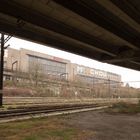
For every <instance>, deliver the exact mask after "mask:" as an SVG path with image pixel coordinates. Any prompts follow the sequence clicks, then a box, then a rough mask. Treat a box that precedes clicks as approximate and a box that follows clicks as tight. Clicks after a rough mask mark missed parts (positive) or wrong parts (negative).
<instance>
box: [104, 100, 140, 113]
mask: <svg viewBox="0 0 140 140" xmlns="http://www.w3.org/2000/svg"><path fill="white" fill-rule="evenodd" d="M105 112H107V113H125V114H137V113H140V102H139V103H138V104H127V103H123V102H120V103H117V104H114V105H113V106H112V107H111V108H109V109H106V110H105Z"/></svg>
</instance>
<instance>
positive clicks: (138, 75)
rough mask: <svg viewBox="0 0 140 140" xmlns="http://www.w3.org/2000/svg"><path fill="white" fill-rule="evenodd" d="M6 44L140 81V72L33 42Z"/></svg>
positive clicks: (139, 83)
mask: <svg viewBox="0 0 140 140" xmlns="http://www.w3.org/2000/svg"><path fill="white" fill-rule="evenodd" d="M8 43H9V44H10V47H11V48H15V49H20V48H25V49H29V50H33V51H37V52H41V53H46V54H49V55H53V56H57V57H61V58H64V59H68V60H70V61H71V62H72V63H76V64H80V65H85V66H88V67H92V68H96V69H101V70H105V71H109V72H113V73H117V74H120V75H121V76H122V81H140V71H135V70H131V69H127V68H122V67H118V66H113V65H110V64H106V63H101V62H98V61H95V60H92V59H89V58H86V57H82V56H79V55H75V54H72V53H68V52H64V51H61V50H58V49H54V48H51V47H48V46H43V45H40V44H36V43H33V42H29V41H25V40H21V39H18V38H11V39H10V40H9V42H8ZM131 85H133V86H137V87H140V82H131Z"/></svg>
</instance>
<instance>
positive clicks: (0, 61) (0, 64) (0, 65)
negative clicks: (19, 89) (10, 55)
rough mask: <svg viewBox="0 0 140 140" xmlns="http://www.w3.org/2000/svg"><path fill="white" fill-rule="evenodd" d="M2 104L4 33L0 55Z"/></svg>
mask: <svg viewBox="0 0 140 140" xmlns="http://www.w3.org/2000/svg"><path fill="white" fill-rule="evenodd" d="M0 57H1V58H0V106H2V104H3V102H2V98H3V64H4V34H3V33H2V34H1V56H0Z"/></svg>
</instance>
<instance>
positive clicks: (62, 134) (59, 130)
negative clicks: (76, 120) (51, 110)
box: [0, 117, 93, 140]
mask: <svg viewBox="0 0 140 140" xmlns="http://www.w3.org/2000/svg"><path fill="white" fill-rule="evenodd" d="M62 118H63V117H62ZM62 118H60V117H57V118H46V119H45V118H44V119H32V120H28V121H21V122H11V123H6V124H1V125H0V140H84V139H86V138H88V137H90V136H91V135H92V134H93V133H91V132H90V131H88V130H87V131H84V132H82V130H80V129H76V128H73V127H70V126H66V125H65V123H63V119H62ZM81 132H82V133H81Z"/></svg>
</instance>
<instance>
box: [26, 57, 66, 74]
mask: <svg viewBox="0 0 140 140" xmlns="http://www.w3.org/2000/svg"><path fill="white" fill-rule="evenodd" d="M35 68H36V69H37V68H38V70H39V71H40V72H43V73H56V74H61V73H66V64H65V63H61V62H56V61H52V60H48V59H44V58H38V57H34V56H29V70H32V69H35Z"/></svg>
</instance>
